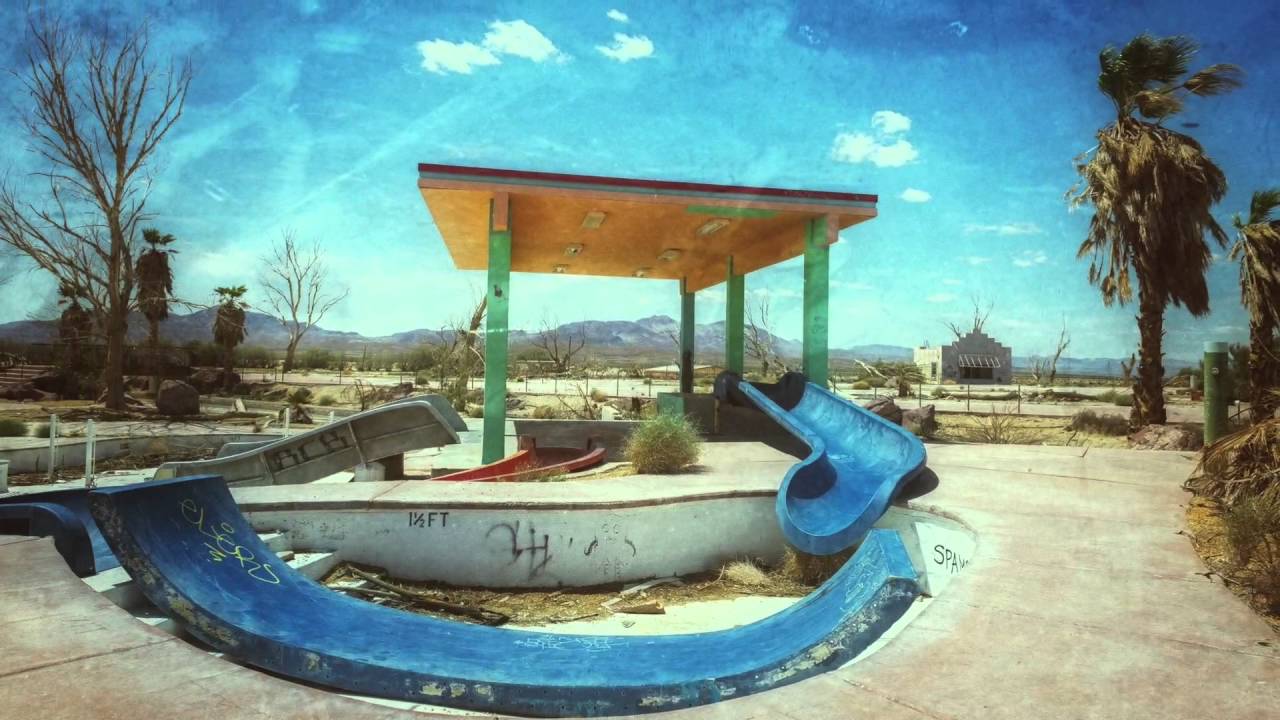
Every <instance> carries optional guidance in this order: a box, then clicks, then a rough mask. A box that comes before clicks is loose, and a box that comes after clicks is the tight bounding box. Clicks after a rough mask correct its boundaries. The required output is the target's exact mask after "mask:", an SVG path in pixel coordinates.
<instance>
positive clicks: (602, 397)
mask: <svg viewBox="0 0 1280 720" xmlns="http://www.w3.org/2000/svg"><path fill="white" fill-rule="evenodd" d="M608 399H609V393H607V392H605V391H604V390H602V389H600V388H591V402H594V403H602V402H604V401H606V400H608Z"/></svg>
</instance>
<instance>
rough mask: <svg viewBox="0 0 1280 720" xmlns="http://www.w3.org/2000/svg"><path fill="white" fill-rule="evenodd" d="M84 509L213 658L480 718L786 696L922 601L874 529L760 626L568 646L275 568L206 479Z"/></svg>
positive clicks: (106, 495) (219, 488)
mask: <svg viewBox="0 0 1280 720" xmlns="http://www.w3.org/2000/svg"><path fill="white" fill-rule="evenodd" d="M90 509H91V510H92V512H93V515H94V517H95V518H97V520H98V524H99V526H100V527H102V528H103V530H104V532H105V534H106V537H107V540H108V541H109V542H110V543H111V546H112V548H113V549H114V550H115V553H116V555H117V556H118V557H119V558H120V560H121V562H122V563H123V565H124V567H125V568H126V569H127V570H128V571H129V573H130V574H131V575H132V576H133V577H134V578H136V579H139V585H140V586H141V588H142V590H143V592H144V593H145V594H146V595H147V597H148V599H150V600H151V602H153V603H154V604H155V605H156V606H158V607H160V608H161V609H163V610H165V611H166V612H167V613H169V614H170V615H172V616H173V617H175V618H177V619H179V620H180V621H181V622H183V623H184V624H185V626H186V628H187V630H189V631H190V632H191V633H193V634H194V635H196V636H197V637H199V638H200V639H201V640H203V641H205V642H207V643H208V644H209V645H211V646H212V647H214V648H216V649H218V650H221V651H223V652H226V653H228V654H229V655H232V656H235V657H237V658H240V659H241V660H242V661H244V662H246V663H249V664H251V665H256V666H258V667H261V668H264V669H266V670H269V671H271V672H274V673H278V674H281V675H284V676H287V677H292V678H296V679H299V680H302V681H306V682H311V683H316V684H321V685H327V686H330V687H334V688H337V689H339V690H342V691H346V692H353V693H362V694H368V695H376V696H381V697H389V698H397V699H402V700H408V701H414V702H424V703H431V704H435V705H446V706H452V707H457V708H463V709H468V710H475V711H480V712H486V713H514V714H520V715H526V716H528V715H532V716H563V715H575V716H583V715H585V716H600V715H622V714H634V713H645V712H658V711H663V710H672V709H676V708H682V707H688V706H692V705H699V704H703V703H708V702H714V701H717V700H720V699H724V698H730V697H737V696H742V695H747V694H751V693H755V692H760V691H763V690H767V689H769V688H773V687H778V686H782V685H787V684H790V683H793V682H796V681H799V680H801V679H803V678H805V677H808V676H811V675H815V674H817V673H821V672H825V671H827V670H830V669H833V668H835V667H838V666H840V665H841V664H843V663H845V662H848V661H849V660H851V659H852V658H854V657H855V656H856V655H857V654H858V653H859V652H861V651H862V650H864V649H866V648H867V647H868V646H869V645H870V644H871V643H872V642H873V641H874V640H875V639H876V638H878V637H880V635H881V634H882V633H883V632H884V631H885V629H887V628H888V627H889V626H890V625H891V624H892V623H893V622H894V621H896V620H897V619H898V618H900V617H901V616H902V614H903V613H904V612H905V611H906V610H907V609H908V607H910V605H911V603H912V602H913V601H914V599H915V598H916V597H917V596H918V595H919V592H920V591H919V588H918V585H917V577H916V573H915V571H914V569H913V568H912V565H911V562H910V560H909V559H908V556H907V552H906V548H905V547H904V546H903V544H902V540H901V539H900V537H899V536H898V534H897V533H896V532H893V531H889V530H873V531H871V532H870V533H868V534H867V535H866V537H865V538H864V540H863V542H862V544H861V546H860V547H859V548H858V551H857V552H856V553H855V554H854V555H853V557H852V558H850V560H849V561H848V562H846V563H845V565H844V566H843V567H842V568H841V569H840V570H839V571H838V572H837V573H836V574H835V575H834V576H832V577H831V579H830V580H828V581H827V582H825V583H824V584H823V585H822V586H821V587H819V588H818V589H817V590H815V591H814V592H813V593H811V594H810V595H809V596H807V597H805V598H804V599H802V600H801V601H799V602H798V603H796V604H795V605H793V606H791V607H789V608H787V609H786V610H783V611H782V612H779V613H777V614H775V615H772V616H770V617H768V618H765V619H763V620H760V621H758V622H755V623H751V624H748V625H744V626H741V627H736V628H732V629H728V630H720V631H716V632H707V633H697V634H685V635H660V636H607V635H602V636H592V635H562V634H556V633H545V632H533V631H526V630H516V629H508V628H495V627H488V626H483V625H475V624H469V623H463V622H455V621H449V620H442V619H438V618H435V617H430V616H426V615H418V614H412V613H407V612H403V611H398V610H392V609H389V608H385V607H380V606H377V605H373V604H370V603H367V602H363V601H361V600H357V599H354V598H350V597H347V596H345V595H342V594H340V593H337V592H334V591H331V590H329V589H327V588H325V587H324V586H322V585H319V584H317V583H315V582H313V581H311V580H309V579H308V578H306V577H304V576H302V575H301V574H299V573H297V572H294V571H293V570H292V569H290V568H289V566H288V565H287V564H285V563H284V562H282V561H280V560H278V559H277V558H276V556H275V554H274V553H272V552H271V550H269V549H268V548H267V547H265V546H264V545H263V544H262V542H261V541H260V540H259V539H258V537H257V535H256V534H255V533H254V532H253V529H252V528H251V527H250V526H249V525H248V523H247V522H246V520H245V518H244V517H243V516H242V515H241V514H240V512H239V510H238V508H237V507H236V504H235V501H234V500H233V499H232V497H231V494H230V492H229V491H228V490H227V486H226V484H225V483H224V482H223V481H222V479H221V478H218V477H215V476H206V477H192V478H177V479H173V480H162V481H157V482H151V483H144V484H138V485H128V486H122V487H113V488H103V489H99V490H95V491H94V492H93V493H92V494H91V495H90ZM442 550H443V551H448V550H447V549H442Z"/></svg>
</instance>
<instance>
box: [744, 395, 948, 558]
mask: <svg viewBox="0 0 1280 720" xmlns="http://www.w3.org/2000/svg"><path fill="white" fill-rule="evenodd" d="M798 377H802V376H798ZM787 379H788V378H786V377H784V381H785V380H787ZM729 382H731V383H732V384H733V385H734V386H735V389H736V390H737V391H739V392H740V393H741V394H742V395H744V396H745V397H746V398H747V399H748V400H749V401H750V402H751V403H752V404H754V405H755V406H756V407H757V408H759V409H760V410H762V411H763V412H764V413H765V414H766V415H768V416H769V417H771V418H773V420H774V421H776V422H777V423H778V424H780V425H782V427H784V428H785V429H786V430H787V431H788V432H790V433H791V434H792V435H794V436H796V437H797V438H798V439H800V440H801V441H803V442H804V443H805V444H806V445H808V447H809V455H808V457H806V458H805V459H804V460H802V461H801V462H800V463H798V464H796V465H794V466H792V467H791V469H790V470H788V471H787V474H786V476H785V477H784V478H783V480H782V487H781V488H779V490H778V500H777V507H776V510H777V515H778V524H779V525H780V526H781V528H782V534H783V536H784V537H786V539H787V542H789V543H791V544H792V545H794V546H795V547H796V548H798V549H800V550H802V551H804V552H806V553H809V554H811V555H832V554H835V553H838V552H840V551H841V550H845V549H847V548H850V547H852V546H853V545H854V544H855V543H857V542H858V540H860V539H861V538H862V537H863V536H864V535H866V534H867V532H868V531H870V530H871V526H873V525H875V523H876V521H877V520H879V519H880V516H881V515H884V513H885V510H887V509H888V508H889V504H890V503H891V502H893V497H894V495H896V494H897V492H898V490H899V489H901V488H902V486H903V485H905V484H906V483H907V482H909V481H910V480H911V479H912V478H913V477H915V475H916V474H917V473H919V472H920V471H921V470H922V469H923V468H924V464H925V450H924V443H922V442H920V439H919V438H917V437H916V436H915V435H914V434H912V433H911V432H909V431H908V430H906V429H904V428H903V427H902V426H900V425H898V424H896V423H893V422H890V421H888V420H885V419H884V418H882V417H880V416H879V415H877V414H875V413H873V412H871V411H869V410H867V409H865V408H863V407H860V406H859V405H857V404H856V403H853V402H850V401H849V400H846V399H844V398H842V397H839V396H838V395H836V394H834V393H832V392H830V391H829V390H827V389H826V388H824V387H821V386H819V385H815V384H813V383H811V382H805V383H804V384H803V386H802V387H803V391H802V393H801V394H800V397H799V399H798V401H797V400H796V399H795V398H794V397H787V396H788V395H792V396H794V394H795V393H794V391H792V392H787V391H786V390H790V388H784V389H783V390H782V391H779V392H770V387H769V386H761V387H762V388H764V389H761V387H756V386H753V385H752V384H750V383H747V382H736V381H734V380H732V379H730V380H729ZM785 384H786V383H785V382H783V383H779V386H783V385H785ZM779 386H773V387H779ZM800 387H801V386H800V385H799V384H796V385H795V389H799V388H800Z"/></svg>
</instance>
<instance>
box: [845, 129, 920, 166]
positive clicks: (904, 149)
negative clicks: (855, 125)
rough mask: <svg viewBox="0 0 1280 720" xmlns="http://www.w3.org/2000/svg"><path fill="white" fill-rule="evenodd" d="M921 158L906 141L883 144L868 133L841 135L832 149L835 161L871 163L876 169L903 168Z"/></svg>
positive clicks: (900, 140)
mask: <svg viewBox="0 0 1280 720" xmlns="http://www.w3.org/2000/svg"><path fill="white" fill-rule="evenodd" d="M919 156H920V153H919V152H917V151H916V149H915V148H914V147H912V146H911V143H909V142H907V141H906V140H902V139H899V140H897V141H895V142H893V143H890V144H881V143H880V142H879V141H878V140H876V139H875V138H873V137H871V136H870V135H868V134H866V133H840V134H839V135H837V136H836V140H835V144H834V145H832V147H831V157H832V159H834V160H838V161H839V162H847V163H855V164H856V163H863V162H871V163H874V164H875V166H876V167H902V166H903V165H906V164H907V163H909V162H911V161H913V160H915V159H916V158H917V157H919Z"/></svg>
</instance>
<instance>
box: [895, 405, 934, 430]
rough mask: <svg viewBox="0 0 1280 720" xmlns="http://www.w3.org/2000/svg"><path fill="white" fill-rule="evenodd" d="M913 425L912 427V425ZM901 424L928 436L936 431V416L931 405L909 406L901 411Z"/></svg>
mask: <svg viewBox="0 0 1280 720" xmlns="http://www.w3.org/2000/svg"><path fill="white" fill-rule="evenodd" d="M913 425H914V427H912V426H913ZM902 426H903V427H907V428H912V430H913V431H918V432H919V433H920V434H921V435H924V436H925V437H929V436H931V435H933V434H934V433H935V432H937V431H938V418H937V414H936V410H935V408H934V406H933V405H925V406H924V407H920V408H911V409H908V410H904V411H903V412H902Z"/></svg>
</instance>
